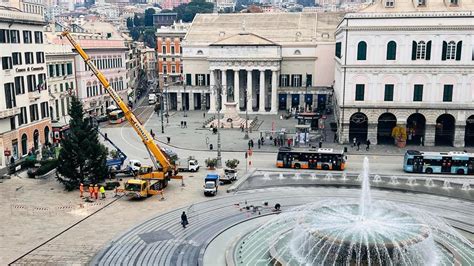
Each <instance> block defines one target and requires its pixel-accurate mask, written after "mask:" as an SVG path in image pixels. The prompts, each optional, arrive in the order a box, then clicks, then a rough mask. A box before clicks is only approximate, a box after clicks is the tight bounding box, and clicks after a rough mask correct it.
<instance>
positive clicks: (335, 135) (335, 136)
mask: <svg viewBox="0 0 474 266" xmlns="http://www.w3.org/2000/svg"><path fill="white" fill-rule="evenodd" d="M336 142H337V133H335V134H334V143H336Z"/></svg>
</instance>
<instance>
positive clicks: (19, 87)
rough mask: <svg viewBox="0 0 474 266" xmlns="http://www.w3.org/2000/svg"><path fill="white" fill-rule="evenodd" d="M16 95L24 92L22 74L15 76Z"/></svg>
mask: <svg viewBox="0 0 474 266" xmlns="http://www.w3.org/2000/svg"><path fill="white" fill-rule="evenodd" d="M15 92H16V95H19V94H23V93H25V79H24V77H23V76H19V77H15Z"/></svg>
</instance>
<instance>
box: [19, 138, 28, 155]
mask: <svg viewBox="0 0 474 266" xmlns="http://www.w3.org/2000/svg"><path fill="white" fill-rule="evenodd" d="M21 154H22V155H26V154H28V137H27V136H26V134H23V135H22V136H21Z"/></svg>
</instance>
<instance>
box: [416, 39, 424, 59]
mask: <svg viewBox="0 0 474 266" xmlns="http://www.w3.org/2000/svg"><path fill="white" fill-rule="evenodd" d="M425 58H426V43H425V42H424V41H419V42H418V43H417V44H416V59H425Z"/></svg>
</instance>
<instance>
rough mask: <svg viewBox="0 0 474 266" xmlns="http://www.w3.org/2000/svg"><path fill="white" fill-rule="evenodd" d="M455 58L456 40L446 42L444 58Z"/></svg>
mask: <svg viewBox="0 0 474 266" xmlns="http://www.w3.org/2000/svg"><path fill="white" fill-rule="evenodd" d="M455 58H456V42H455V41H450V42H448V46H447V49H446V59H448V60H449V59H455Z"/></svg>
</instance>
